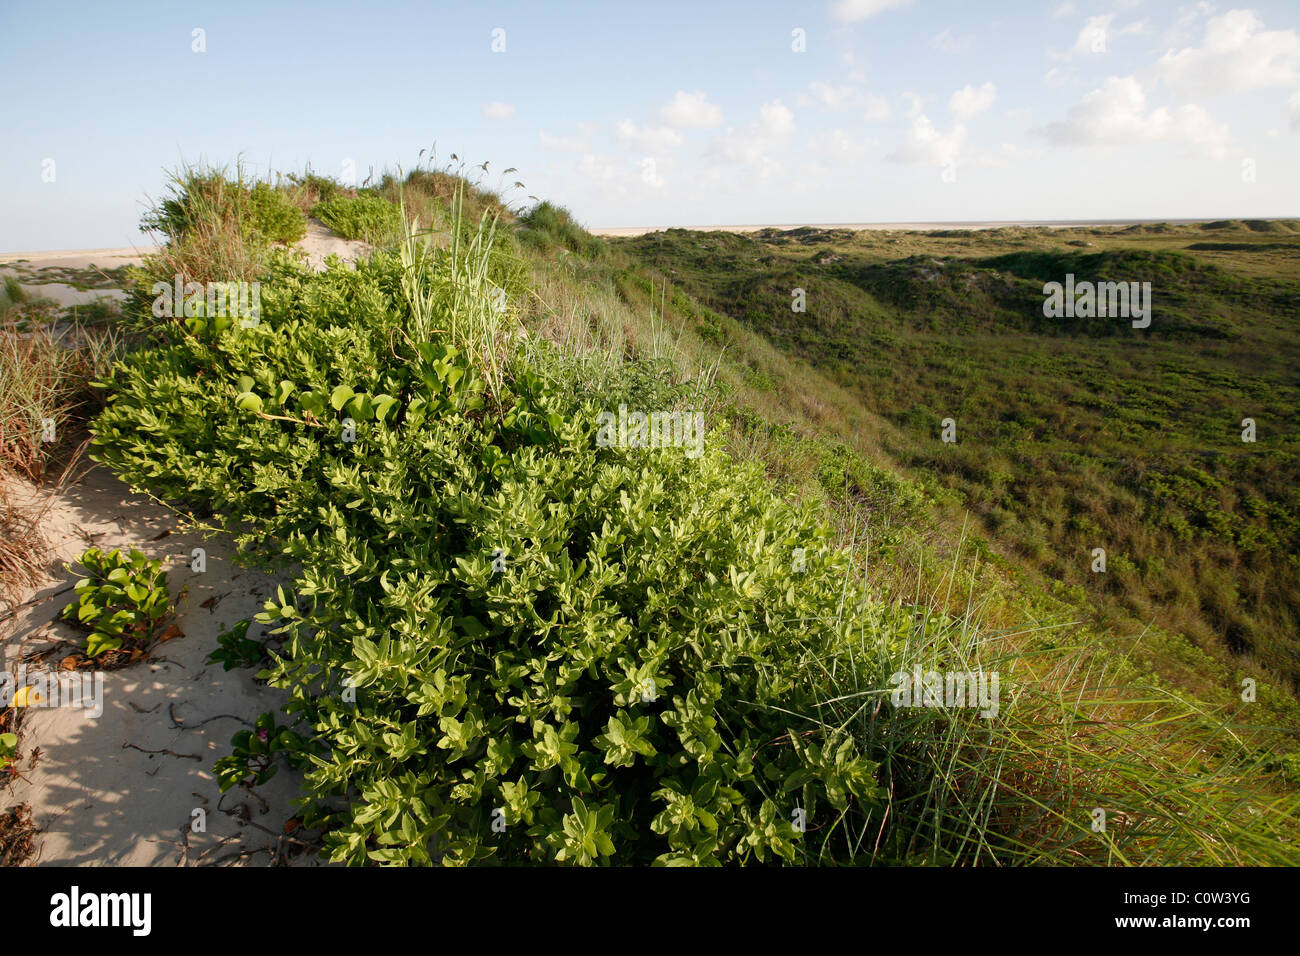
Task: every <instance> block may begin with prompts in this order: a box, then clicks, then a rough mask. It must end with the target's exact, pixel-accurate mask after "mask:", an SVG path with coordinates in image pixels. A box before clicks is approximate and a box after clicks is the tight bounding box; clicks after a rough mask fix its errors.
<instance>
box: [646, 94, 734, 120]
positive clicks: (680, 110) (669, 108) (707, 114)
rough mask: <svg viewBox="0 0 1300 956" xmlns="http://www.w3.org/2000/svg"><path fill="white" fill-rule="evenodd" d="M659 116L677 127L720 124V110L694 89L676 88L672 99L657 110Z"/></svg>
mask: <svg viewBox="0 0 1300 956" xmlns="http://www.w3.org/2000/svg"><path fill="white" fill-rule="evenodd" d="M659 118H660V119H661V120H663V121H664V122H665V123H667V124H668V125H669V126H673V127H676V128H677V129H712V128H713V127H715V126H719V125H721V124H722V110H721V109H719V108H718V107H717V106H715V105H713V104H712V103H710V102H709V99H708V97H707V96H706V95H705V94H704V93H703V92H701V91H700V90H696V91H695V92H694V93H687V92H686V91H685V90H678V91H677V94H676V95H675V96H674V97H673V98H672V100H671V101H670V102H669V103H668V104H667V105H665V106H664V107H663V108H662V109H660V110H659Z"/></svg>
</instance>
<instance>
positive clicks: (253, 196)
mask: <svg viewBox="0 0 1300 956" xmlns="http://www.w3.org/2000/svg"><path fill="white" fill-rule="evenodd" d="M249 203H250V210H251V214H252V215H251V220H252V222H251V225H252V228H253V229H255V230H256V231H257V232H259V233H260V234H261V235H263V236H265V237H266V238H267V239H268V240H270V241H271V242H283V243H286V244H293V243H295V242H297V241H298V240H299V239H301V238H302V237H303V236H305V235H307V220H306V218H305V217H304V216H303V214H302V210H301V209H299V208H298V207H297V206H295V205H294V204H293V202H292V201H291V200H290V199H289V197H288V196H287V195H286V194H285V193H284V192H283V191H281V190H279V189H276V188H275V187H274V186H272V185H271V184H270V183H262V182H259V183H255V184H254V185H253V188H252V190H251V191H250V193H249Z"/></svg>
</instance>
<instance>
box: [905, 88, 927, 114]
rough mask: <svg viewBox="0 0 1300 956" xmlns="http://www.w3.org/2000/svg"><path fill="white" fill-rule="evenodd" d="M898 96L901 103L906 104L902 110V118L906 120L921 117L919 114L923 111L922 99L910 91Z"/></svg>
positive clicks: (923, 101) (923, 102) (923, 103)
mask: <svg viewBox="0 0 1300 956" xmlns="http://www.w3.org/2000/svg"><path fill="white" fill-rule="evenodd" d="M900 96H901V97H902V100H903V102H904V103H906V104H907V106H906V107H905V108H904V110H903V116H905V117H906V118H907V119H916V118H917V117H918V116H920V115H921V112H922V111H923V110H924V109H925V100H924V98H922V97H921V96H920V95H919V94H916V93H913V92H911V91H910V90H905V91H904V92H903V93H901V94H900Z"/></svg>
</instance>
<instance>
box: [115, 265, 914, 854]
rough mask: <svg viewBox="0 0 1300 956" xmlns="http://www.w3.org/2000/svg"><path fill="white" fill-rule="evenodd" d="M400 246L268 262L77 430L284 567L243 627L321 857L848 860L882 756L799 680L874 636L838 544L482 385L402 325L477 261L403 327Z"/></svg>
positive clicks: (747, 491)
mask: <svg viewBox="0 0 1300 956" xmlns="http://www.w3.org/2000/svg"><path fill="white" fill-rule="evenodd" d="M473 249H474V247H473V246H471V247H470V251H467V252H466V253H465V254H466V255H479V256H482V255H487V254H488V252H487V250H486V249H485V248H483V247H482V246H479V247H478V249H477V252H474V251H473ZM400 261H401V260H400V259H399V258H398V257H397V256H395V255H392V254H380V255H378V256H376V257H375V258H374V259H373V260H370V261H366V262H362V263H360V264H359V265H358V268H357V269H356V270H355V271H352V270H330V271H327V272H325V273H322V274H320V275H313V274H311V273H308V272H306V271H305V270H304V269H301V268H299V267H295V266H294V265H292V264H291V263H288V262H286V261H280V262H279V263H277V264H276V265H275V267H274V268H273V270H272V273H271V274H270V275H269V276H268V277H267V280H266V281H265V282H264V285H263V299H262V306H263V309H262V321H261V323H260V324H259V325H258V326H257V327H255V328H250V329H242V328H234V327H231V328H228V329H225V330H224V331H221V332H215V331H210V330H206V329H202V328H199V329H197V330H196V331H197V332H198V334H189V335H184V334H182V335H178V336H177V337H176V339H175V341H173V342H170V343H163V344H160V345H158V346H157V347H155V348H152V349H149V350H144V351H141V352H138V353H135V354H133V355H132V356H131V357H130V358H129V359H128V360H127V361H126V362H125V363H123V365H122V366H120V367H119V369H118V370H117V372H116V373H115V375H114V376H113V379H112V382H111V384H112V387H113V396H112V399H111V401H110V404H109V406H108V408H107V410H106V411H105V413H104V414H103V415H102V416H101V418H100V419H99V421H98V422H97V423H96V425H95V434H96V438H95V441H96V444H97V446H98V457H99V459H100V460H102V461H104V462H106V463H108V464H109V465H111V466H112V467H113V468H114V469H115V470H116V471H117V472H118V473H119V474H121V475H122V476H123V477H125V478H126V479H128V480H129V481H131V482H133V483H137V484H144V485H147V486H149V487H150V488H151V489H153V490H155V491H157V492H160V493H162V494H164V495H167V496H169V497H172V498H174V499H178V500H189V501H190V502H191V503H193V504H195V505H197V506H200V507H204V508H211V509H213V510H214V511H215V512H216V518H215V519H214V520H217V521H224V522H226V523H227V524H228V525H229V526H230V527H232V528H241V527H242V528H246V529H254V530H249V531H246V532H245V533H244V535H243V538H242V540H243V543H244V545H245V546H246V547H247V548H248V549H249V550H255V551H256V552H257V553H258V555H259V556H262V557H272V558H274V559H275V560H276V561H277V562H278V563H280V564H281V565H283V566H286V567H293V568H294V569H296V577H295V580H294V582H293V584H292V586H291V587H289V588H286V589H282V590H281V591H280V592H279V593H278V594H277V597H276V599H275V600H273V601H270V602H268V604H267V607H266V610H265V611H264V613H263V614H262V615H260V617H259V620H261V621H262V623H264V624H266V625H268V626H270V627H274V628H276V629H277V631H278V633H279V634H281V636H282V637H283V638H284V644H283V648H282V651H281V653H280V654H279V656H278V658H277V662H276V664H275V665H274V666H273V667H272V669H271V679H272V683H274V684H276V685H277V686H280V687H284V688H287V689H288V690H289V691H290V694H291V702H290V704H289V705H288V708H287V713H288V714H289V716H290V717H291V718H292V721H293V723H292V724H291V729H293V730H294V732H295V733H298V734H299V735H300V737H301V740H302V749H301V750H293V748H288V749H290V750H292V753H291V756H293V757H294V759H297V760H299V761H300V762H301V761H305V760H306V759H308V758H307V754H310V769H309V770H308V771H307V773H306V787H307V795H308V798H309V805H310V809H311V813H310V814H309V817H310V822H311V823H312V824H313V825H320V826H322V827H324V829H325V830H326V837H325V840H326V846H327V847H328V849H329V853H330V855H331V857H332V858H333V859H334V860H338V861H345V862H348V863H364V862H372V861H373V862H383V863H430V862H438V861H441V862H444V863H452V862H461V863H464V862H471V861H474V860H483V859H486V858H489V857H490V858H494V859H496V860H499V861H504V862H511V861H528V862H543V861H563V862H576V863H594V862H600V861H602V860H603V861H610V862H615V863H645V862H659V863H718V862H744V861H748V860H764V861H768V860H774V859H786V860H797V859H823V860H836V859H850V858H851V857H852V856H853V850H852V847H853V846H855V845H856V844H855V843H854V841H853V839H852V838H851V834H857V833H860V831H861V828H862V826H863V825H864V824H865V821H866V820H867V819H868V818H869V817H870V816H871V815H872V814H873V813H876V812H877V808H876V799H877V796H878V787H877V784H876V781H875V778H874V775H875V770H876V767H875V765H874V764H873V763H872V762H871V761H870V760H868V759H867V758H866V756H865V755H864V754H863V753H861V752H860V750H859V748H858V747H857V745H856V744H855V743H854V741H853V740H852V739H851V738H849V737H848V736H845V735H843V734H838V733H836V732H835V731H834V730H833V729H828V728H825V727H823V726H822V725H821V724H820V723H819V722H818V721H817V719H816V717H815V713H816V711H817V707H818V704H819V696H818V692H819V688H820V686H821V685H820V682H819V681H818V679H817V678H818V676H819V675H820V674H821V673H823V672H824V671H825V670H826V669H827V668H831V667H835V666H837V664H836V661H837V660H838V659H840V658H845V659H847V658H849V657H852V658H853V661H854V666H855V667H856V668H857V669H858V671H859V672H860V673H861V674H862V675H863V680H864V681H866V682H868V683H869V682H870V681H871V680H872V675H873V674H874V673H876V672H877V671H878V670H880V669H881V668H882V667H883V665H882V664H881V663H879V662H880V661H881V660H883V659H884V658H885V657H886V656H887V655H888V654H889V653H890V647H886V646H883V645H884V643H885V638H883V637H881V636H880V634H879V632H876V631H871V632H866V631H864V630H863V629H862V627H861V626H860V622H861V619H860V618H859V617H858V616H857V615H856V613H855V609H856V608H858V607H859V606H861V604H862V601H863V597H862V593H861V591H860V588H859V587H858V585H857V584H851V583H849V582H850V575H849V573H848V572H849V568H848V562H847V558H846V557H845V555H844V554H843V553H842V552H839V551H836V550H834V549H832V548H830V547H829V546H828V543H829V532H827V531H826V529H825V528H823V527H821V526H820V525H819V524H818V523H817V521H816V520H815V518H814V516H813V513H812V512H811V511H810V510H809V509H806V508H802V507H795V506H793V505H790V504H787V503H785V502H783V501H781V500H779V499H777V498H775V497H774V496H773V495H772V493H771V491H770V489H769V487H768V486H767V484H766V482H765V480H764V479H763V477H762V475H761V474H760V470H759V469H758V468H757V467H756V466H741V465H736V464H734V463H733V462H731V461H730V459H728V458H727V457H726V456H725V455H724V454H723V453H722V452H721V451H719V450H718V449H717V448H710V449H709V450H707V451H706V452H705V453H704V454H703V455H702V456H701V457H699V458H695V459H692V458H688V457H686V455H685V454H684V452H683V449H681V448H664V449H623V448H617V447H599V446H598V445H597V442H596V434H597V428H598V419H597V415H598V413H599V412H600V411H602V410H605V409H607V408H608V407H609V406H608V405H607V404H606V403H604V402H595V401H593V400H591V399H590V398H589V397H583V396H581V395H579V394H578V393H577V392H576V391H575V390H572V389H569V388H565V387H561V386H560V385H559V384H557V382H556V381H555V380H551V379H546V378H543V377H542V376H541V375H539V374H538V372H537V370H536V369H537V368H538V367H541V366H536V365H534V364H532V363H531V362H529V361H525V360H524V359H522V358H521V357H520V354H519V353H517V352H516V353H514V354H512V355H511V356H508V357H507V361H506V365H505V372H506V374H505V376H504V380H503V382H502V383H501V390H500V392H499V393H497V394H492V395H490V394H489V393H488V392H487V386H486V383H485V378H484V376H485V374H486V372H485V366H484V365H483V364H481V363H480V362H470V361H468V359H467V354H468V353H467V352H465V351H464V350H462V349H460V348H457V347H456V345H454V344H452V341H453V340H452V333H450V332H448V333H445V334H444V333H442V332H438V333H435V334H432V336H431V337H430V338H429V339H427V340H421V339H420V338H419V334H418V333H419V330H420V329H422V328H431V329H440V330H447V329H456V328H458V323H457V321H456V320H455V319H454V318H453V316H452V315H451V314H449V311H448V310H450V309H451V308H453V306H454V307H455V308H456V309H457V310H459V312H460V319H459V322H460V323H464V322H465V321H467V319H468V318H470V317H472V316H489V315H492V314H494V313H493V310H492V309H491V308H489V307H487V306H485V305H484V304H483V303H480V302H470V301H468V300H467V299H466V298H465V297H466V296H467V295H471V294H472V295H486V294H487V288H488V287H487V286H485V285H479V286H473V287H470V286H466V285H465V284H464V283H465V282H466V281H468V280H467V279H465V278H464V277H465V275H466V274H481V265H480V266H472V267H467V264H465V263H461V264H459V265H458V264H456V262H455V254H449V253H446V252H444V253H442V254H440V255H439V256H438V257H435V259H434V260H433V261H432V262H429V263H422V264H420V265H418V266H417V268H430V269H431V270H432V272H433V274H432V275H431V276H430V280H431V281H430V282H429V283H428V286H427V289H425V290H424V291H425V292H427V293H428V294H429V295H430V296H432V299H431V300H430V301H429V303H426V306H427V308H428V311H427V312H425V311H424V308H425V307H422V310H421V312H420V316H421V318H420V319H419V320H418V321H417V317H416V316H415V315H414V314H413V313H412V309H411V307H410V304H409V302H408V301H407V300H406V295H405V293H404V292H403V269H402V266H401V264H400ZM409 267H410V263H409V262H408V268H409ZM454 276H461V278H460V279H455V280H454V281H453V280H452V278H449V277H454ZM467 289H469V290H471V291H470V292H467ZM473 289H478V290H479V291H477V292H473V291H472V290H473ZM408 334H415V335H416V338H415V339H414V340H413V341H411V340H408V339H407V338H406V335H408ZM456 335H458V336H463V337H465V338H466V340H467V341H477V340H476V339H475V338H474V336H472V335H466V333H464V332H463V331H462V332H458V333H456ZM455 341H460V339H459V338H457V339H455ZM254 546H255V547H254ZM795 548H804V549H806V553H807V555H808V557H807V567H806V569H805V570H803V571H801V572H800V571H796V570H795V568H794V562H793V560H792V554H793V551H794V549H795ZM268 552H272V553H270V554H268ZM855 622H857V623H855ZM891 640H892V639H891ZM843 666H848V665H847V664H845V665H843ZM881 680H883V676H882V677H881ZM276 739H277V740H281V738H280V736H279V733H278V732H277V734H276ZM289 739H290V738H284V739H283V740H281V742H282V743H283V742H284V741H285V740H289ZM250 744H251V741H249V740H244V741H243V742H242V744H241V745H238V746H244V747H245V750H247V749H248V745H250ZM238 746H237V751H238ZM250 752H251V751H250ZM234 756H235V757H236V758H237V759H236V760H235V761H233V762H227V763H224V764H223V771H228V772H229V773H230V774H231V775H232V776H229V777H228V778H227V779H229V780H230V781H232V782H233V781H235V780H242V779H246V778H247V776H248V773H246V772H244V771H243V770H241V769H240V768H244V767H247V766H248V762H247V757H248V754H241V753H239V752H237V753H236V754H235V755H234ZM240 760H242V761H244V762H243V763H240V762H239V761H240ZM258 766H259V769H256V770H255V771H254V773H261V772H263V771H264V770H265V767H263V766H261V764H259V765H258ZM340 800H342V801H343V802H344V804H345V806H344V808H343V809H341V810H340V809H338V806H339V803H340ZM797 811H801V812H802V814H803V815H804V818H806V826H807V832H806V833H803V832H800V829H799V827H798V826H796V821H799V820H800V819H801V814H800V812H797Z"/></svg>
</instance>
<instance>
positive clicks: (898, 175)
mask: <svg viewBox="0 0 1300 956" xmlns="http://www.w3.org/2000/svg"><path fill="white" fill-rule="evenodd" d="M0 89H3V90H4V93H5V107H6V108H5V111H4V117H3V122H2V123H0V252H18V251H37V250H54V249H72V248H104V247H118V246H132V245H136V246H138V245H142V244H145V243H147V242H148V239H147V238H146V237H145V236H143V235H142V234H141V233H140V232H139V229H138V222H139V218H140V214H141V212H142V211H143V209H144V208H145V206H146V205H147V201H148V199H149V198H150V197H158V196H160V195H162V194H163V190H164V182H165V170H166V169H169V168H175V167H177V166H178V165H180V164H182V163H196V162H204V163H211V164H218V165H224V164H229V163H232V162H234V161H236V160H238V159H240V158H241V157H242V160H243V162H244V163H245V165H246V167H247V168H248V169H249V170H250V171H252V172H253V173H255V174H257V175H259V176H262V175H268V174H269V173H270V172H271V171H281V172H288V171H300V170H302V169H303V168H304V167H305V166H306V164H308V163H310V164H311V166H312V168H313V169H314V170H315V171H317V172H320V173H323V174H326V175H332V176H335V177H340V178H344V179H348V178H349V177H350V176H351V174H352V173H353V171H355V178H356V180H357V181H358V182H362V181H364V180H365V178H366V177H367V175H368V174H369V173H370V172H371V170H372V169H373V170H374V171H375V172H376V174H378V173H379V172H382V171H383V170H384V169H385V168H388V169H395V168H396V167H397V166H399V165H400V166H402V167H403V168H406V169H409V168H411V167H412V166H414V165H415V164H416V163H418V162H420V161H421V158H420V150H422V149H424V150H425V151H426V152H425V160H426V161H427V158H428V156H429V155H430V154H432V155H433V156H435V157H436V162H437V163H439V164H444V163H449V162H453V161H452V159H451V157H452V155H453V154H454V155H455V156H456V157H457V160H456V161H455V162H460V161H464V162H466V163H467V164H470V166H471V167H474V166H478V165H479V164H481V163H485V162H486V163H487V171H486V173H481V171H479V170H476V171H474V174H475V175H480V174H482V175H483V182H484V184H485V185H487V186H490V187H494V188H500V189H502V190H503V191H504V192H505V194H506V198H507V200H509V201H511V202H512V204H515V205H518V204H524V205H527V204H529V203H531V202H532V201H533V200H531V199H530V198H529V197H530V196H532V197H540V198H543V199H549V200H551V201H552V202H556V203H559V204H561V205H564V206H566V207H568V208H569V209H570V210H572V212H573V213H574V214H575V216H576V217H577V218H578V220H579V221H580V222H582V223H583V224H585V225H587V226H588V227H592V228H607V227H624V226H693V225H719V224H730V225H740V224H769V223H770V224H790V225H797V224H801V223H835V222H845V223H873V222H965V221H1015V220H1068V219H1075V220H1096V219H1196V218H1216V219H1217V218H1254V217H1300V3H1296V2H1295V0H1281V2H1256V3H1250V4H1249V5H1248V6H1234V5H1232V4H1220V3H1211V2H1177V0H1174V2H1162V0H1110V2H1104V3H1091V2H1086V0H1072V2H1071V0H1065V2H1061V0H1045V2H1037V3H1031V2H1019V0H998V2H996V3H994V2H989V3H967V2H955V0H954V2H940V0H817V2H805V3H790V2H785V3H778V2H768V0H744V2H734V3H733V2H699V0H695V2H675V0H661V2H657V3H653V4H647V3H636V2H627V3H610V2H593V3H576V2H575V3H547V2H538V0H534V2H522V3H494V2H474V3H463V2H456V3H441V2H436V0H435V2H428V0H426V2H411V3H405V2H399V0H388V2H385V3H383V4H377V3H369V4H367V3H357V2H348V3H342V2H335V0H317V2H314V3H312V4H310V5H304V4H288V3H284V4H281V3H275V2H270V0H267V2H248V3H246V2H231V0H226V2H221V3H207V2H193V3H178V2H122V3H104V2H100V0H95V2H68V3H55V2H50V0H40V2H33V3H29V2H21V0H0ZM507 169H513V170H515V171H513V172H510V173H508V174H507V173H506V170H507ZM516 182H520V183H522V184H523V185H522V187H516V186H514V185H513V184H514V183H516Z"/></svg>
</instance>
